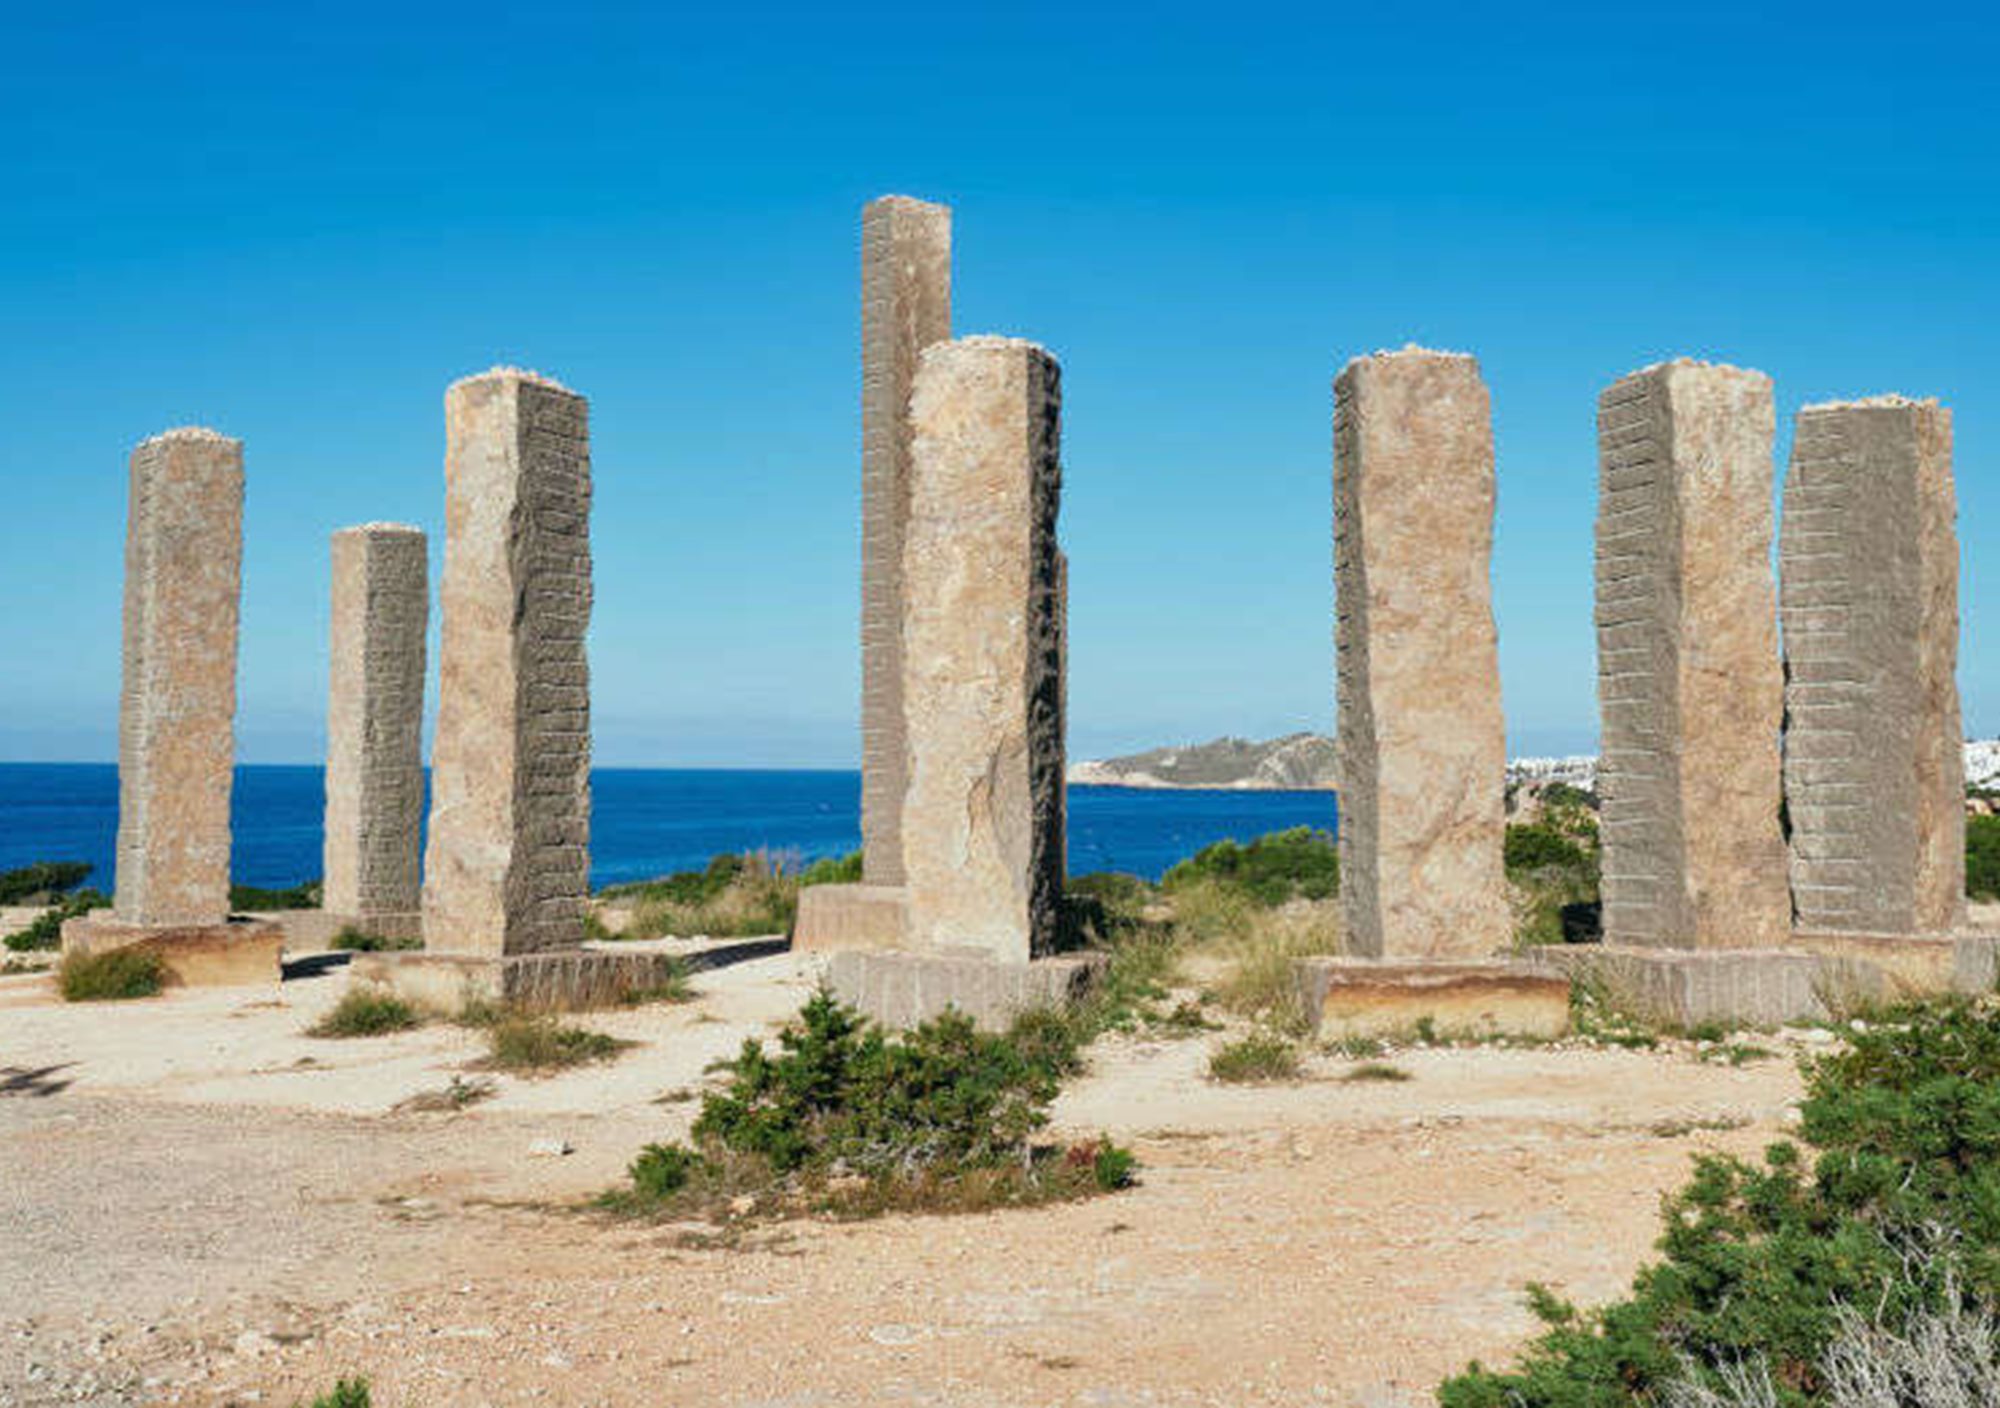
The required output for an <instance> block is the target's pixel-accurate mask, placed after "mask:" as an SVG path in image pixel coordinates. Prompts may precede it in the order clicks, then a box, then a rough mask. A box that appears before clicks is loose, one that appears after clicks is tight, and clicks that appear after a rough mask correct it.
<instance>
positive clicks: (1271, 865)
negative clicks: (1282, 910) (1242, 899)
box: [1160, 826, 1340, 909]
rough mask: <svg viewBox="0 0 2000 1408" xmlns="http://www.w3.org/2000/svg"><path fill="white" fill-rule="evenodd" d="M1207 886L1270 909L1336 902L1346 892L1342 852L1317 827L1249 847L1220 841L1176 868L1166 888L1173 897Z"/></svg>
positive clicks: (1273, 835)
mask: <svg viewBox="0 0 2000 1408" xmlns="http://www.w3.org/2000/svg"><path fill="white" fill-rule="evenodd" d="M1203 881H1208V882H1212V883H1214V884H1216V885H1220V886H1222V887H1224V888H1226V889H1229V890H1234V891H1237V892H1239V893H1241V894H1243V895H1245V896H1247V897H1248V898H1249V899H1250V900H1252V901H1254V902H1255V903H1257V904H1259V905H1262V906H1264V907H1265V908H1267V909H1269V908H1272V907H1274V906H1277V905H1281V904H1283V903H1284V902H1285V901H1286V900H1290V899H1307V900H1324V899H1331V898H1332V897H1333V896H1335V895H1337V894H1339V893H1340V850H1339V847H1338V846H1337V845H1336V844H1335V841H1334V837H1333V833H1332V832H1330V831H1322V830H1320V829H1318V828H1316V827H1311V826H1295V827H1293V828H1291V829H1290V830H1289V831H1274V832H1272V833H1271V834H1270V835H1268V836H1259V837H1258V838H1257V839H1256V840H1254V841H1252V842H1251V843H1250V844H1249V845H1247V846H1244V845H1238V844H1237V843H1236V842H1235V841H1217V842H1216V843H1215V844H1214V845H1212V846H1205V847H1203V848H1202V849H1201V850H1199V851H1196V852H1195V853H1194V855H1192V856H1191V857H1189V858H1188V859H1187V860H1184V861H1181V862H1179V863H1178V864H1176V865H1175V866H1174V867H1173V868H1172V869H1171V870H1169V871H1168V872H1167V873H1166V875H1165V876H1164V877H1162V878H1161V880H1160V888H1161V889H1162V890H1164V891H1166V892H1167V893H1168V894H1172V893H1174V892H1175V891H1177V890H1180V889H1183V888H1185V887H1187V886H1191V885H1195V884H1199V883H1201V882H1203Z"/></svg>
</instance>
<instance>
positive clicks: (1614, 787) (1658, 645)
mask: <svg viewBox="0 0 2000 1408" xmlns="http://www.w3.org/2000/svg"><path fill="white" fill-rule="evenodd" d="M1772 429H1773V420H1772V409H1771V379H1770V378H1769V377H1767V376H1765V375H1764V374H1763V373H1761V372H1754V371H1744V370H1740V369H1738V368H1736V367H1725V366H1710V365H1708V364H1706V363H1701V362H1690V361H1677V362H1668V363H1662V364H1660V365H1658V366H1653V367H1648V368H1646V369H1645V370H1643V371H1638V372H1634V373H1633V374H1632V375H1630V376H1627V377H1625V378H1623V379H1622V380H1620V381H1618V382H1616V383H1614V384H1613V385H1612V386H1611V387H1609V388H1608V389H1607V390H1606V391H1605V392H1604V393H1603V395H1602V396H1600V397H1599V398H1598V409H1597V433H1598V451H1599V466H1600V468H1599V487H1598V512H1597V613H1596V614H1597V660H1598V701H1599V707H1600V709H1601V711H1602V726H1603V740H1602V762H1601V765H1600V768H1599V773H1598V779H1599V783H1598V785H1599V790H1600V792H1601V795H1602V798H1603V811H1602V819H1603V875H1604V880H1603V894H1604V937H1605V940H1606V941H1607V942H1609V943H1612V944H1635V945H1643V946H1655V947H1665V948H1697V949H1747V948H1766V947H1771V946H1774V945H1778V944H1782V943H1783V942H1784V941H1785V939H1786V936H1787V933H1788V931H1789V928H1790V921H1791V909H1790V903H1791V902H1790V898H1789V896H1788V895H1787V893H1786V887H1785V848H1784V841H1783V838H1782V837H1781V835H1780V833H1779V822H1778V798H1779V764H1778V730H1779V716H1780V710H1781V703H1782V684H1781V682H1780V678H1779V667H1778V643H1777V610H1776V602H1775V600H1774V592H1773V586H1772V580H1771V561H1770V551H1771V435H1772Z"/></svg>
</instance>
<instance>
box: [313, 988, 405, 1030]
mask: <svg viewBox="0 0 2000 1408" xmlns="http://www.w3.org/2000/svg"><path fill="white" fill-rule="evenodd" d="M423 1022H424V1018H423V1014H422V1013H420V1012H418V1011H417V1009H416V1008H414V1007H412V1006H411V1005H410V1004H409V1003H407V1002H405V1001H403V999H402V998H400V997H397V996H395V995H394V994H393V993H387V992H383V991H382V990H380V989H379V988H368V987H352V988H349V989H348V990H347V991H346V992H344V993H342V994H341V997H340V1001H339V1002H337V1003H335V1004H334V1005H333V1008H332V1009H331V1010H330V1011H329V1012H328V1013H327V1014H326V1015H325V1016H324V1017H322V1018H320V1019H319V1020H318V1021H317V1022H315V1023H313V1024H312V1025H311V1026H310V1027H307V1028H306V1035H307V1036H322V1037H350V1036H381V1035H383V1034H384V1033H386V1032H402V1031H408V1030H409V1029H410V1028H412V1027H420V1026H422V1025H423Z"/></svg>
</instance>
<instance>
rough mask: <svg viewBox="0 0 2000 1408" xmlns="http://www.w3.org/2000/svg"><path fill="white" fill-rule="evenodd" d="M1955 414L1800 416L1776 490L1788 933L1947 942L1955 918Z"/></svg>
mask: <svg viewBox="0 0 2000 1408" xmlns="http://www.w3.org/2000/svg"><path fill="white" fill-rule="evenodd" d="M1956 518H1957V503H1956V497H1955V493H1954V490H1953V487H1952V472H1951V412H1950V411H1948V410H1946V409H1945V408H1943V407H1942V406H1940V405H1938V403H1937V402H1935V401H1910V400H1905V399H1903V398H1902V397H1898V396H1885V397H1879V398H1875V399H1872V400H1866V401H1849V402H1838V403H1833V404H1829V405H1821V406H1807V407H1805V408H1804V409H1803V410H1801V411H1800V412H1799V415H1798V429H1797V434H1796V435H1795V437H1794V438H1793V441H1792V462H1791V471H1790V473H1789V474H1788V475H1787V476H1786V480H1785V519H1784V529H1783V532H1782V534H1781V538H1780V544H1779V575H1780V581H1781V593H1782V606H1783V617H1784V631H1785V734H1784V773H1785V800H1786V814H1787V816H1788V818H1789V820H1790V823H1791V892H1792V904H1793V906H1794V909H1795V910H1796V912H1797V916H1798V923H1799V926H1800V928H1802V929H1809V930H1823V931H1830V932H1849V933H1851V932H1866V933H1877V934H1898V935H1900V934H1942V933H1949V932H1951V931H1952V930H1954V929H1956V928H1958V927H1959V926H1960V925H1961V923H1962V921H1963V919H1964V916H1965V767H1964V750H1963V735H1962V732H1961V727H1960V723H1959V708H1958V679H1957V668H1958V535H1957V529H1956V526H1955V520H1956Z"/></svg>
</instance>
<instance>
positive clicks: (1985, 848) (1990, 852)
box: [1965, 816, 2000, 900]
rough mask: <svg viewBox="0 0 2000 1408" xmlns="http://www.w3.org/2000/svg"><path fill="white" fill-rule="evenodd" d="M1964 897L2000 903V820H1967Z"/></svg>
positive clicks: (1990, 818)
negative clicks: (1998, 901) (1999, 901)
mask: <svg viewBox="0 0 2000 1408" xmlns="http://www.w3.org/2000/svg"><path fill="white" fill-rule="evenodd" d="M1965 893H1966V894H1967V895H1969V896H1971V897H1972V898H1973V899H1975V900H2000V816H1969V817H1967V818H1966V819H1965Z"/></svg>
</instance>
